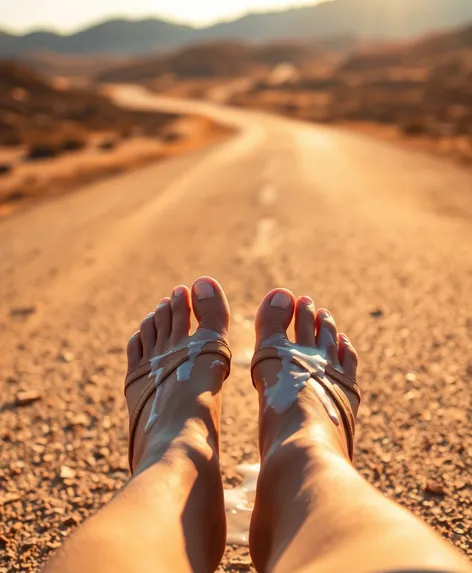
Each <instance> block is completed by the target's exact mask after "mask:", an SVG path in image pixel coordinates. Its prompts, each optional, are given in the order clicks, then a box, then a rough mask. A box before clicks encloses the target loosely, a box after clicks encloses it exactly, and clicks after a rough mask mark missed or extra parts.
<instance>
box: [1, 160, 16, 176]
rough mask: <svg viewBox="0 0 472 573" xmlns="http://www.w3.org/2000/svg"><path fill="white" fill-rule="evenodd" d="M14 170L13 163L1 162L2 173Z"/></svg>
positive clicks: (6, 173)
mask: <svg viewBox="0 0 472 573" xmlns="http://www.w3.org/2000/svg"><path fill="white" fill-rule="evenodd" d="M12 171H13V165H12V164H11V163H0V175H8V174H9V173H11V172H12Z"/></svg>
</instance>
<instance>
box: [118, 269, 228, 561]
mask: <svg viewBox="0 0 472 573" xmlns="http://www.w3.org/2000/svg"><path fill="white" fill-rule="evenodd" d="M190 301H192V305H193V311H194V314H195V316H196V318H197V320H198V329H197V330H196V332H195V333H194V334H193V335H190V316H191V306H190ZM228 324H229V307H228V302H227V300H226V296H225V294H224V292H223V290H222V288H221V286H220V285H219V284H218V283H217V282H216V281H215V280H214V279H211V278H208V277H203V278H200V279H198V280H197V281H196V282H195V283H194V285H193V287H192V292H190V291H189V289H188V288H187V287H185V286H178V287H176V288H175V289H174V291H173V293H172V297H171V298H164V299H162V300H161V302H160V303H159V305H158V306H157V308H156V310H155V311H154V312H152V313H151V314H149V315H148V316H147V317H146V318H145V319H144V320H143V322H142V323H141V327H140V330H139V332H137V333H136V334H134V335H133V336H132V337H131V339H130V341H129V343H128V375H127V383H126V398H127V404H128V409H129V412H130V420H131V428H130V432H131V435H130V439H131V442H130V465H131V470H132V472H133V474H134V476H137V475H139V474H141V473H143V472H145V471H146V469H147V468H149V467H150V466H153V465H154V464H156V463H158V462H160V461H164V462H166V463H168V464H169V465H171V466H172V467H175V480H176V483H177V482H178V474H179V467H181V466H182V467H184V471H186V468H185V466H186V465H187V464H192V465H193V466H194V468H195V470H196V472H197V474H198V483H199V486H200V489H199V497H200V498H201V499H200V500H197V502H198V503H197V504H199V505H200V506H201V512H202V513H201V518H202V519H201V523H202V525H201V529H205V528H206V529H208V531H207V532H206V533H205V532H202V531H200V532H198V536H199V538H202V537H203V539H204V540H205V543H207V544H208V551H207V553H208V555H209V563H211V564H214V563H216V565H217V564H218V563H219V561H220V559H221V556H222V554H223V551H224V545H225V539H226V523H225V511H224V499H223V484H222V480H221V474H220V468H219V438H220V411H221V389H222V386H223V382H224V380H225V379H226V377H227V376H228V374H229V367H230V353H229V350H228V343H227V329H228ZM169 365H170V367H169ZM150 370H151V371H150ZM149 371H150V372H149ZM166 372H168V373H169V374H168V375H167V376H163V375H165V374H166ZM163 377H164V379H163ZM134 421H135V422H134ZM192 471H193V470H192ZM175 487H178V485H176V486H175ZM210 500H211V502H210ZM203 512H204V513H203ZM203 524H205V525H203ZM195 535H196V536H197V533H196V534H195ZM202 549H203V548H202Z"/></svg>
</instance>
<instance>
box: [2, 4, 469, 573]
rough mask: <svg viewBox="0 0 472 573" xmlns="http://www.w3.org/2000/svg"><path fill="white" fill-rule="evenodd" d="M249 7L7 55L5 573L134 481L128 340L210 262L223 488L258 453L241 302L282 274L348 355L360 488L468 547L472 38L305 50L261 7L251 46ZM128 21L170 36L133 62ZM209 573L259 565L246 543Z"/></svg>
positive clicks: (282, 282) (7, 40)
mask: <svg viewBox="0 0 472 573" xmlns="http://www.w3.org/2000/svg"><path fill="white" fill-rule="evenodd" d="M347 1H348V0H343V4H344V5H345V3H346V2H347ZM349 1H351V4H350V5H351V6H353V5H354V0H349ZM359 1H360V0H359ZM356 2H357V0H356ZM402 2H403V3H406V2H405V0H402ZM360 3H361V4H363V0H362V1H360ZM339 4H341V2H339ZM385 5H387V4H385ZM442 5H443V6H444V4H442ZM452 5H454V7H456V8H457V7H458V6H459V7H462V8H465V9H467V10H468V9H469V4H467V2H464V1H463V0H454V1H452V0H451V6H452ZM322 6H323V5H322ZM333 6H334V8H335V7H336V6H335V3H332V6H330V5H328V6H324V7H323V8H322V10H324V11H325V12H323V13H324V14H325V16H326V14H328V15H329V14H330V10H333V9H334V8H333ZM415 6H416V5H415ZM438 6H439V4H438ZM379 10H380V8H379ZM380 11H381V10H380ZM303 13H304V12H303V11H300V12H299V11H295V16H296V17H297V22H299V21H300V20H299V19H300V17H301V16H302V15H303ZM461 13H462V12H460V11H459V12H458V11H456V12H455V13H454V14H455V15H454V17H458V14H461ZM433 16H434V18H436V19H438V18H439V17H440V16H441V12H435V13H434V14H433V15H432V16H431V18H432V19H434V18H433ZM259 17H260V15H257V16H251V17H250V18H248V19H247V20H244V19H242V21H239V20H238V21H237V26H236V28H237V30H239V34H240V35H239V36H238V37H237V39H236V40H233V41H227V40H222V39H221V38H219V37H217V38H214V37H213V33H215V34H216V32H215V31H214V29H213V28H206V29H205V43H203V44H198V45H195V44H190V45H188V44H187V43H186V42H184V41H183V40H182V38H187V37H190V40H192V41H193V40H194V37H193V35H192V34H193V32H192V30H191V29H190V30H189V29H187V28H185V27H177V29H174V28H169V27H165V26H164V28H162V26H161V24H160V23H158V24H156V22H151V23H149V22H148V23H146V22H144V24H143V23H134V24H136V26H135V25H134V24H133V25H131V26H127V25H126V26H124V28H126V30H128V33H129V36H127V37H126V41H124V40H123V45H124V46H127V47H128V48H129V50H128V51H127V52H126V53H120V52H119V48H120V45H119V43H118V44H116V45H115V44H113V46H111V47H112V48H113V47H114V48H115V49H114V50H113V49H110V53H111V54H112V56H109V55H107V56H103V55H100V54H101V52H97V54H92V55H90V54H89V53H88V52H87V49H88V48H89V46H88V45H87V42H86V41H85V40H87V39H89V40H90V38H93V39H94V41H95V42H97V45H99V46H102V44H103V43H100V42H101V40H103V38H102V37H101V36H100V33H99V32H100V31H103V29H105V28H106V29H107V30H109V29H110V25H107V24H104V25H103V26H102V27H99V26H97V27H95V28H92V29H90V30H88V31H85V32H83V33H81V34H77V36H79V39H80V40H81V42H80V45H79V43H77V42H78V41H77V37H75V36H64V37H62V36H61V37H59V36H58V37H56V36H54V35H49V36H47V37H46V40H47V42H46V43H48V42H49V44H51V45H50V46H49V48H48V47H47V46H46V48H47V49H50V50H52V48H55V49H56V48H57V50H56V51H54V50H52V51H48V52H47V53H46V52H39V51H38V52H35V53H29V52H26V51H25V54H24V55H23V56H22V59H23V62H19V61H18V59H17V56H18V54H16V52H15V58H14V59H13V60H12V61H6V60H5V61H2V62H0V277H1V280H0V347H1V352H0V372H1V375H0V389H1V392H2V397H1V399H0V444H1V448H0V573H14V572H21V573H29V572H31V573H32V572H33V571H38V569H39V567H40V566H41V565H42V564H43V563H44V562H45V561H46V560H47V559H48V556H49V555H50V554H51V553H52V552H53V551H54V550H55V549H57V548H58V547H59V546H60V545H61V544H62V543H63V541H64V539H65V538H67V537H68V536H69V535H70V534H71V533H72V532H73V530H74V529H75V528H76V527H77V526H78V525H79V524H80V523H82V522H83V521H84V520H85V519H87V517H89V516H90V515H92V514H93V513H94V512H96V511H97V510H98V509H99V508H100V507H101V506H103V504H105V503H106V502H108V501H109V500H110V499H111V498H112V497H113V496H114V495H115V493H116V492H117V491H118V490H119V489H120V488H122V487H123V485H124V484H125V483H126V482H127V480H128V478H129V471H128V465H127V439H128V436H127V433H128V420H127V412H126V406H125V401H124V398H123V378H124V373H125V369H126V360H125V346H126V342H127V339H128V337H129V336H130V335H131V334H132V333H133V332H135V331H136V329H137V327H138V326H139V323H140V321H141V319H142V317H143V316H144V315H146V314H148V313H149V312H150V311H151V310H152V309H153V308H154V307H155V305H156V303H157V302H158V301H159V300H160V299H161V298H162V297H163V296H167V295H168V294H169V293H170V291H171V289H172V288H173V287H174V286H175V285H177V284H181V283H185V284H190V283H191V282H192V281H193V280H195V279H196V278H197V277H198V276H201V275H213V276H215V277H216V278H217V279H218V280H219V281H220V282H221V283H222V285H223V287H224V288H225V290H226V292H227V295H228V298H229V302H230V305H231V309H232V322H231V330H230V340H231V344H232V349H233V354H234V361H233V369H232V374H231V377H230V379H229V380H228V381H227V383H226V386H225V394H224V404H223V421H222V423H223V426H222V431H223V436H222V451H221V460H220V461H221V469H222V475H223V479H224V484H225V488H229V489H230V488H233V487H235V486H238V485H239V484H241V481H242V476H241V475H240V474H239V473H238V471H237V467H238V466H239V465H240V464H242V463H251V464H252V463H257V462H258V460H259V456H258V445H257V397H256V395H255V392H254V390H253V387H252V384H251V380H250V374H249V364H250V360H251V353H252V350H253V345H254V316H255V313H256V310H257V307H258V304H259V302H260V300H261V299H262V297H263V296H264V295H265V294H266V292H267V291H268V290H270V289H272V288H274V287H277V286H283V287H286V288H289V289H291V290H293V291H294V292H295V293H296V294H297V295H310V296H312V297H313V298H314V299H315V302H316V304H317V306H318V307H321V306H323V307H327V308H329V309H330V310H331V311H332V313H333V315H334V317H335V318H336V321H337V323H338V326H339V328H340V330H342V331H344V332H346V333H347V334H348V335H349V337H350V339H351V340H352V342H353V344H354V345H355V346H356V348H357V349H358V352H359V356H360V383H361V386H362V388H363V403H362V404H361V408H360V413H359V419H358V427H357V434H356V439H357V445H356V453H355V464H356V466H357V468H358V469H359V471H360V473H361V474H362V476H363V477H364V478H365V479H366V480H367V481H368V482H369V483H371V484H372V485H374V486H375V487H376V488H378V489H379V490H380V491H382V492H383V493H384V494H385V495H386V496H388V497H390V498H391V499H393V500H395V501H397V502H398V503H400V504H401V505H403V506H405V507H407V508H408V509H410V510H411V511H412V512H413V513H414V514H416V515H417V516H419V517H421V518H422V519H424V520H425V521H426V522H427V523H428V524H430V525H431V526H432V527H433V528H434V529H435V530H436V531H437V532H438V533H439V534H440V535H442V536H443V537H444V538H445V539H447V540H448V541H449V542H450V543H451V544H452V545H454V546H455V547H456V548H457V549H458V550H459V551H461V552H462V553H463V554H465V555H466V556H468V557H469V558H472V496H471V492H472V480H471V475H472V472H471V468H472V431H471V427H472V425H471V424H472V393H471V391H470V388H471V385H472V298H471V296H470V293H471V292H472V249H471V245H472V170H471V166H472V26H470V25H468V26H466V25H465V26H463V27H462V28H460V29H454V30H450V31H442V32H439V33H435V34H431V35H428V36H423V37H421V38H415V39H412V38H409V39H408V40H405V39H404V38H402V39H401V40H399V39H398V38H395V39H392V38H383V39H382V40H381V41H379V40H378V39H377V40H376V41H375V42H374V41H373V40H372V39H369V40H366V39H362V38H360V37H358V36H357V35H355V34H348V35H340V34H336V35H334V36H333V35H327V36H326V37H323V38H321V39H316V40H313V39H310V38H305V39H303V41H295V40H294V39H293V38H291V39H283V38H280V37H278V36H277V35H276V34H275V33H274V30H276V29H277V22H279V20H278V18H279V15H277V14H275V15H271V18H270V22H272V24H273V26H274V28H271V29H268V31H267V34H268V36H269V37H268V38H265V39H264V40H266V41H264V42H261V43H258V44H253V43H250V42H249V41H246V40H247V39H248V38H246V36H248V37H249V36H251V34H252V33H253V27H252V26H253V25H252V24H251V25H250V26H249V25H248V27H247V28H246V25H247V24H248V22H252V23H253V22H258V21H260V20H259ZM261 17H262V16H261ZM328 20H329V19H328ZM328 20H327V21H328ZM110 24H112V25H111V28H113V27H115V28H113V29H116V26H118V27H119V29H120V30H122V29H124V28H122V23H118V24H117V23H116V22H114V23H110ZM422 24H423V22H422V20H421V18H420V19H413V20H412V22H411V26H412V28H413V29H415V30H416V28H419V29H420V30H422V27H421V26H422ZM229 25H230V24H228V26H229ZM232 25H233V24H231V26H232ZM143 26H144V27H145V28H146V29H148V30H151V31H154V30H155V29H156V26H157V27H158V28H159V29H160V30H163V31H164V32H165V33H163V36H162V41H163V42H165V41H168V42H169V46H170V47H171V48H172V49H168V50H167V51H166V52H165V53H164V52H163V51H157V52H158V53H152V54H150V53H149V52H146V54H145V55H144V56H143V54H142V53H141V51H142V49H144V47H146V46H148V45H149V44H150V43H151V45H154V44H152V42H153V41H155V40H153V38H154V36H153V34H149V35H148V36H146V37H145V35H141V32H142V30H143ZM297 26H301V25H300V24H299V23H297ZM338 27H339V26H338ZM217 28H218V30H219V31H221V30H222V29H223V28H224V26H223V28H221V27H217ZM232 29H233V28H232ZM303 29H305V28H303ZM167 33H169V35H166V34H167ZM176 34H177V36H176ZM189 34H190V36H188V35H189ZM271 34H274V38H272V36H271ZM114 38H115V36H113V41H114ZM33 40H34V41H37V38H35V37H33V38H30V37H29V36H26V37H25V38H20V39H18V38H17V37H13V36H8V35H5V34H3V35H2V34H1V33H0V52H1V50H2V49H3V50H4V51H5V52H8V50H12V48H11V46H13V47H15V46H16V47H17V48H18V46H20V48H21V50H20V51H22V50H23V48H24V46H26V47H27V46H28V45H29V44H28V42H33ZM43 40H44V38H43ZM46 40H44V41H46ZM138 40H139V41H138ZM141 40H142V42H141ZM21 42H24V43H23V44H21ZM74 42H76V43H74ZM140 42H141V43H140ZM20 44H21V45H20ZM56 44H57V45H56ZM103 45H104V44H103ZM51 46H52V48H51ZM57 46H59V47H60V48H61V49H59V48H58V47H57ZM64 46H65V48H64ZM68 46H75V47H76V51H75V52H74V51H73V50H72V48H70V47H68ZM166 46H167V44H166ZM105 47H107V48H109V47H110V46H109V45H108V44H107V45H106V46H105ZM62 48H64V49H62ZM15 49H16V48H15ZM18 49H19V48H18ZM90 49H91V48H90ZM25 50H26V48H25ZM61 50H62V51H61ZM68 50H69V51H68ZM72 190H73V192H67V191H72ZM43 199H46V200H43ZM333 487H335V485H333ZM204 518H205V516H202V519H204ZM218 571H221V572H227V573H236V572H239V571H254V568H253V566H252V564H251V560H250V557H249V552H248V548H247V547H240V546H236V545H228V546H227V551H226V554H225V557H224V560H223V562H222V564H221V567H220V569H219V570H218Z"/></svg>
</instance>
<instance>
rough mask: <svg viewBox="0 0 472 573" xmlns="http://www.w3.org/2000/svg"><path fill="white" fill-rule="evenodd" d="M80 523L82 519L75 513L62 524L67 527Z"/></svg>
mask: <svg viewBox="0 0 472 573" xmlns="http://www.w3.org/2000/svg"><path fill="white" fill-rule="evenodd" d="M79 523H80V519H78V518H77V517H76V516H75V515H69V517H68V518H67V519H65V520H64V521H63V522H62V524H63V525H65V526H66V527H74V526H75V525H78V524H79Z"/></svg>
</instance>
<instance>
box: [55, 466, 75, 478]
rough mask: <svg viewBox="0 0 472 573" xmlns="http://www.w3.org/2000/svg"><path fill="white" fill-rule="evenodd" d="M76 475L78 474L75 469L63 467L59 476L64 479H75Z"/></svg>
mask: <svg viewBox="0 0 472 573" xmlns="http://www.w3.org/2000/svg"><path fill="white" fill-rule="evenodd" d="M76 475H77V472H76V471H75V470H74V469H72V468H70V467H69V466H61V469H60V472H59V476H60V477H61V478H62V479H74V478H75V476H76Z"/></svg>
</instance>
